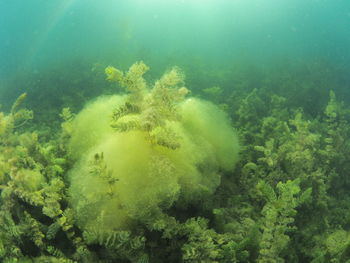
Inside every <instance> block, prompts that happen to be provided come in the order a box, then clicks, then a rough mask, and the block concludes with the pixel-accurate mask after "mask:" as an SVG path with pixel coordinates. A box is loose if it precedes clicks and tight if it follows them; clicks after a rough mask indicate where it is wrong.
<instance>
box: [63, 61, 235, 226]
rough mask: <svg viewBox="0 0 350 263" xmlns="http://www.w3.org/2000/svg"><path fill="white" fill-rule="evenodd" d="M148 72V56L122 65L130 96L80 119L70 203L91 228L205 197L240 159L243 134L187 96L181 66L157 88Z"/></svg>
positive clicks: (75, 125)
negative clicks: (150, 82) (149, 81)
mask: <svg viewBox="0 0 350 263" xmlns="http://www.w3.org/2000/svg"><path fill="white" fill-rule="evenodd" d="M147 70H148V67H147V66H146V65H145V64H143V62H139V63H136V64H135V65H133V66H132V67H131V68H130V69H129V71H128V72H124V73H123V72H122V71H119V70H118V72H121V73H122V74H120V76H121V77H120V78H119V80H118V82H120V84H121V85H125V88H126V90H127V91H129V92H130V94H128V95H126V96H119V95H114V96H110V97H101V98H98V99H97V100H95V101H94V102H91V103H89V104H88V105H87V106H86V107H85V108H84V109H83V110H82V111H81V112H80V113H78V114H77V115H76V117H75V118H74V120H73V121H72V130H73V134H72V137H71V140H70V144H69V145H70V150H71V152H72V155H74V156H75V158H76V159H77V162H76V164H75V165H74V167H73V169H72V170H71V171H70V173H69V178H70V189H69V193H70V206H71V207H72V208H73V209H74V211H75V213H76V215H77V221H78V225H79V227H80V228H81V229H82V230H84V231H87V232H89V231H95V230H96V229H99V231H101V232H108V231H112V230H130V229H131V228H132V227H133V226H134V224H135V223H137V222H139V223H145V224H147V222H150V220H155V219H157V217H159V216H161V215H162V214H163V213H164V211H165V210H166V209H168V208H170V207H171V206H173V205H174V203H175V201H181V203H182V205H186V204H188V203H191V202H193V201H198V200H200V199H201V198H205V197H207V196H208V195H210V194H211V193H213V191H214V190H215V189H216V188H217V186H218V185H219V184H220V171H223V170H232V169H233V167H234V165H235V163H236V161H237V159H238V150H239V145H238V140H237V136H236V134H235V131H234V130H233V129H232V128H231V126H230V123H229V120H228V119H227V117H226V115H225V114H224V113H223V112H222V111H221V110H220V109H219V108H218V107H216V106H215V105H213V104H211V103H209V102H206V101H203V100H199V99H194V98H187V99H186V98H185V96H186V94H188V90H187V89H186V88H185V87H184V86H183V84H184V80H183V79H184V76H183V74H182V73H181V71H180V70H179V69H178V68H173V69H172V70H170V71H169V72H167V73H165V75H164V76H163V77H161V78H160V80H158V81H156V82H155V84H154V85H153V86H152V87H149V88H147V85H146V82H145V80H144V79H143V77H142V76H143V74H144V73H145V72H146V71H147ZM107 75H108V73H107Z"/></svg>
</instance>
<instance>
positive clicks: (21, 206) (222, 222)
mask: <svg viewBox="0 0 350 263" xmlns="http://www.w3.org/2000/svg"><path fill="white" fill-rule="evenodd" d="M310 67H311V68H313V67H316V68H321V66H320V65H317V66H315V65H313V66H310ZM303 68H305V67H304V66H303ZM149 70H150V68H149V67H148V66H147V65H146V64H145V63H143V62H142V61H139V62H136V63H135V64H133V65H132V66H131V67H130V68H129V69H128V70H121V69H118V68H115V67H113V66H108V67H106V68H105V70H104V72H103V70H99V71H98V73H96V78H97V80H94V81H95V82H94V81H93V82H94V83H100V81H101V78H106V80H104V81H106V83H107V84H105V85H107V86H108V88H106V90H107V91H108V92H101V93H104V95H102V96H98V97H96V98H94V99H90V98H91V97H92V96H93V94H96V96H97V92H96V90H94V91H91V92H90V91H84V92H82V93H81V94H80V95H79V96H80V98H81V99H80V100H78V101H77V103H76V104H74V101H72V99H71V101H70V102H67V99H61V102H60V103H58V104H57V105H56V106H57V108H55V109H54V110H53V111H42V112H41V113H40V114H41V115H42V116H41V117H40V116H39V119H40V118H41V119H42V120H51V119H55V122H60V127H59V129H58V128H57V125H56V123H55V124H53V127H51V128H50V129H48V128H47V123H45V124H44V125H42V126H40V122H38V121H34V122H33V120H35V118H36V110H34V109H33V111H32V109H30V108H28V109H27V108H26V107H28V106H30V105H32V104H31V103H27V104H26V103H25V102H26V100H29V102H30V94H29V93H28V97H27V94H26V93H23V94H22V95H20V96H19V97H18V98H17V100H14V103H13V104H12V106H9V107H8V110H7V111H6V110H4V112H1V113H0V261H1V262H101V263H108V262H139V263H141V262H143V263H145V262H155V263H157V262H189V263H190V262H192V263H197V262H198V263H199V262H208V263H209V262H212V263H214V262H224V263H225V262H227V263H228V262H260V263H273V262H276V263H280V262H313V263H318V262H324V263H326V262H349V260H350V202H349V201H350V194H349V191H348V189H349V187H350V180H349V177H348V175H349V173H350V162H349V156H350V138H349V136H350V125H349V122H350V107H349V105H347V104H346V103H344V102H341V101H340V100H339V98H338V97H339V96H338V95H337V94H338V93H340V94H341V95H342V96H343V94H342V93H341V91H340V90H339V88H338V87H336V86H335V83H333V84H334V85H333V86H334V90H335V91H334V90H333V86H332V83H331V81H330V82H329V83H328V84H329V85H320V88H319V90H318V93H317V99H318V101H317V103H315V104H313V105H312V106H310V103H309V100H312V99H315V96H316V95H315V93H314V91H315V87H317V83H318V81H313V79H312V76H310V75H308V74H305V75H301V76H300V78H299V79H298V78H297V77H295V78H296V79H295V78H292V77H291V76H289V75H287V74H285V75H283V74H280V72H278V74H277V73H276V74H275V75H270V76H268V75H262V74H260V73H259V74H257V75H251V76H250V78H249V79H248V78H246V76H245V75H244V74H243V75H242V74H241V73H239V72H236V73H235V74H233V75H230V74H227V73H225V72H215V73H212V75H210V77H212V76H215V75H216V76H221V79H220V82H218V83H217V84H215V85H211V86H205V85H204V86H203V88H202V89H201V90H197V91H196V89H199V86H200V85H201V83H202V82H204V80H203V79H197V80H195V79H192V80H191V81H190V83H192V84H195V86H196V88H195V89H194V90H191V91H190V90H189V89H187V88H186V87H185V72H183V71H182V70H181V69H179V68H178V67H173V68H170V69H169V70H167V71H166V72H165V73H164V74H163V75H162V76H161V77H160V78H158V79H157V80H155V81H152V80H150V79H147V77H146V75H147V72H148V71H149ZM318 72H319V71H318ZM250 73H251V72H250ZM91 74H95V72H92V73H91ZM191 74H193V75H195V74H196V72H194V71H190V72H187V71H186V75H188V77H187V78H191V76H190V75H191ZM317 74H318V73H317ZM317 74H316V76H317ZM83 75H84V76H85V73H84V74H83ZM97 75H98V76H97ZM222 76H225V77H222ZM192 78H193V76H192ZM316 79H317V78H316ZM146 80H147V81H146ZM225 83H226V84H227V83H229V85H232V87H231V86H230V88H228V87H227V86H225V85H226V84H225ZM90 84H91V83H90ZM96 88H97V87H92V88H91V89H96ZM291 88H293V89H291ZM111 90H113V91H115V92H113V94H112V92H111ZM294 91H295V92H294ZM338 91H339V92H338ZM28 92H30V89H29V90H28ZM36 92H38V91H36ZM297 92H299V93H297ZM83 93H84V94H83ZM51 95H52V94H50V95H48V96H49V97H51ZM79 96H78V97H79ZM301 97H303V100H298V99H297V98H301ZM83 98H85V100H87V99H90V100H89V101H88V102H87V103H86V104H85V106H83V107H82V106H81V105H82V101H83V100H84V99H83ZM204 98H205V99H204ZM48 99H49V98H48ZM210 101H212V102H210ZM35 107H37V109H40V105H36V106H35ZM35 107H34V108H35ZM42 107H43V109H45V107H46V105H43V106H42ZM45 114H46V115H47V116H46V115H45ZM52 114H54V116H51V115H52ZM58 119H59V121H58Z"/></svg>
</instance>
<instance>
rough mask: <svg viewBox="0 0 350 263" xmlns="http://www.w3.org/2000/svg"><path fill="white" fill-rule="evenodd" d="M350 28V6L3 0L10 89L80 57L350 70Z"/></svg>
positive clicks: (1, 49) (304, 1) (1, 44)
mask: <svg viewBox="0 0 350 263" xmlns="http://www.w3.org/2000/svg"><path fill="white" fill-rule="evenodd" d="M349 29H350V2H349V1H346V0H251V1H245V0H215V1H214V0H167V1H161V0H129V1H128V0H100V1H94V0H50V1H47V0H26V1H22V0H1V1H0V79H1V81H0V84H1V86H2V87H0V90H1V89H2V90H4V89H11V87H9V86H10V85H9V84H8V83H9V82H11V81H13V79H16V78H17V76H19V75H20V74H23V72H26V73H27V74H29V75H30V74H33V75H35V74H38V73H41V72H45V71H54V70H56V71H57V69H53V65H56V64H60V65H61V69H62V68H64V66H63V65H65V64H66V65H67V67H68V65H69V66H72V65H73V64H74V63H75V62H73V61H77V60H83V61H84V63H85V64H89V65H90V66H91V67H92V65H93V64H94V63H97V64H98V63H101V64H102V65H108V64H114V65H116V66H124V67H127V66H128V65H130V64H132V63H133V62H134V61H137V60H141V59H142V60H144V61H145V62H146V63H148V64H149V65H150V66H151V67H152V68H160V69H164V67H169V66H170V65H173V64H176V65H179V66H184V65H187V66H191V67H192V68H196V67H198V68H208V69H210V68H214V69H225V68H232V67H239V63H250V64H251V65H254V66H257V67H270V66H271V65H272V66H273V65H276V63H277V62H278V63H279V65H280V64H281V65H285V64H286V63H287V62H288V64H289V63H303V62H305V61H321V60H322V61H327V63H333V64H336V65H337V66H338V67H340V68H341V69H343V70H345V71H347V69H348V68H349V64H350V62H349V60H350V30H349ZM76 67H77V68H78V67H79V65H77V66H76ZM17 95H18V94H17ZM14 97H15V96H14Z"/></svg>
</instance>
